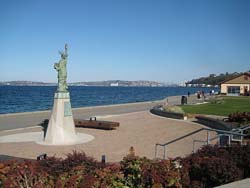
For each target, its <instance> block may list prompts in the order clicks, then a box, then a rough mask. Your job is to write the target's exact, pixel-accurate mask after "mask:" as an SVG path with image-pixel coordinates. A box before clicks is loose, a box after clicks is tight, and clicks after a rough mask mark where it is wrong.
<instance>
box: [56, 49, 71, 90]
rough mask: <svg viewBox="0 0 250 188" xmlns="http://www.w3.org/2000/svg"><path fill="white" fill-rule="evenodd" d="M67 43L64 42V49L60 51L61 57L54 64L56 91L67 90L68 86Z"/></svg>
mask: <svg viewBox="0 0 250 188" xmlns="http://www.w3.org/2000/svg"><path fill="white" fill-rule="evenodd" d="M67 51H68V45H67V44H65V51H64V52H60V51H59V54H61V59H60V61H59V62H58V63H55V64H54V68H55V69H56V70H57V72H58V75H57V78H58V88H57V91H58V92H67V91H68V86H67V61H68V52H67Z"/></svg>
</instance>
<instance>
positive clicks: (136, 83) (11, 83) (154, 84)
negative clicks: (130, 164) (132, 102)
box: [0, 80, 169, 87]
mask: <svg viewBox="0 0 250 188" xmlns="http://www.w3.org/2000/svg"><path fill="white" fill-rule="evenodd" d="M1 85H2V86H5V85H8V86H56V85H57V83H44V82H32V81H9V82H0V86H1ZM68 85H69V86H124V87H128V86H132V87H163V86H166V85H165V84H163V83H159V82H155V81H145V80H139V81H123V80H108V81H96V82H75V83H68ZM168 86H169V85H168Z"/></svg>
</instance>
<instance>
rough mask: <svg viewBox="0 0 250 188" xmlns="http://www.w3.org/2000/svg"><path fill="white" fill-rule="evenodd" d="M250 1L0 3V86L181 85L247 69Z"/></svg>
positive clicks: (27, 0)
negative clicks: (63, 69)
mask: <svg viewBox="0 0 250 188" xmlns="http://www.w3.org/2000/svg"><path fill="white" fill-rule="evenodd" d="M249 10H250V1H248V0H182V1H181V0H99V1H97V0H82V1H80V0H79V1H76V0H72V1H63V0H60V1H55V0H54V1H50V0H36V1H35V0H22V1H19V0H16V1H14V0H1V1H0V56H1V59H0V81H9V80H30V81H43V82H56V79H57V76H56V71H55V70H54V69H53V64H54V63H55V62H57V61H59V59H60V55H59V54H58V50H63V47H64V43H66V42H67V43H68V45H69V62H68V81H69V82H76V81H98V80H111V79H121V80H155V81H160V82H175V83H178V82H183V81H185V80H191V79H192V78H197V77H200V76H206V75H209V74H211V73H225V72H235V71H246V70H250V11H249Z"/></svg>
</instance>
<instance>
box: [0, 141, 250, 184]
mask: <svg viewBox="0 0 250 188" xmlns="http://www.w3.org/2000/svg"><path fill="white" fill-rule="evenodd" d="M248 177H250V146H249V145H245V146H240V145H235V146H227V147H219V146H205V147H203V148H202V149H200V150H198V151H197V152H196V153H194V154H191V155H189V156H187V157H184V158H176V159H169V160H150V159H147V158H140V157H138V156H135V154H134V153H131V154H129V155H128V156H126V157H125V158H124V159H123V160H122V161H121V162H120V163H113V164H109V163H106V164H103V163H100V162H98V161H96V160H94V159H93V158H90V157H87V156H86V155H85V153H83V152H76V151H73V153H71V154H68V155H67V156H66V158H65V159H61V158H56V157H48V158H47V159H45V160H42V161H34V160H25V161H19V162H17V161H4V162H0V187H4V188H17V187H22V188H31V187H32V188H33V187H34V188H42V187H43V188H44V187H45V188H52V187H53V188H54V187H55V188H66V187H67V188H78V187H79V188H80V187H84V188H151V187H152V188H181V187H183V188H209V187H214V186H218V185H221V184H225V183H229V182H232V181H235V180H239V179H242V178H248Z"/></svg>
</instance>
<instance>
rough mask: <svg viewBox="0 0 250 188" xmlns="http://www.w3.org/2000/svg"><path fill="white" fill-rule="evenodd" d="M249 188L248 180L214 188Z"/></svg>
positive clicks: (249, 179) (249, 182)
mask: <svg viewBox="0 0 250 188" xmlns="http://www.w3.org/2000/svg"><path fill="white" fill-rule="evenodd" d="M249 187H250V178H247V179H244V180H240V181H236V182H233V183H229V184H226V185H222V186H219V187H216V188H249Z"/></svg>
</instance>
